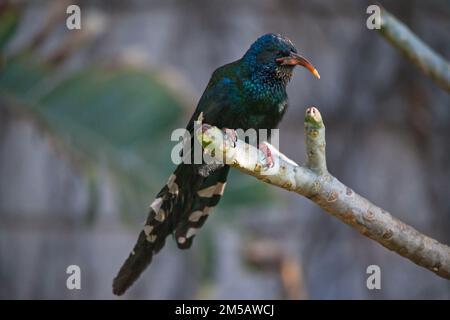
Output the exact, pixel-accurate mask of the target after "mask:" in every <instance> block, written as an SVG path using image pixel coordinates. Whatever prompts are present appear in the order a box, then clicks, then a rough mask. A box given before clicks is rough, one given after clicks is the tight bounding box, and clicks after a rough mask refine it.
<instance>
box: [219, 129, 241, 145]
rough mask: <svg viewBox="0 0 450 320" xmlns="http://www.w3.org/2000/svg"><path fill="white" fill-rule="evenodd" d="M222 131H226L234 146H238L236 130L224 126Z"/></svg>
mask: <svg viewBox="0 0 450 320" xmlns="http://www.w3.org/2000/svg"><path fill="white" fill-rule="evenodd" d="M222 131H223V132H224V133H225V136H226V137H227V138H228V139H230V140H231V142H232V144H233V148H234V147H236V142H237V140H238V136H237V133H236V130H233V129H229V128H223V129H222Z"/></svg>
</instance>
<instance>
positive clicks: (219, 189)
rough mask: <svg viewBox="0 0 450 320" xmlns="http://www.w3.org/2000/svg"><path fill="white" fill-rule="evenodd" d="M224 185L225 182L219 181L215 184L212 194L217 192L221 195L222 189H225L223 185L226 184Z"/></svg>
mask: <svg viewBox="0 0 450 320" xmlns="http://www.w3.org/2000/svg"><path fill="white" fill-rule="evenodd" d="M226 185H227V183H226V182H224V183H222V182H219V183H218V184H217V185H216V190H215V191H214V194H218V195H220V196H223V191H224V190H225V186H226Z"/></svg>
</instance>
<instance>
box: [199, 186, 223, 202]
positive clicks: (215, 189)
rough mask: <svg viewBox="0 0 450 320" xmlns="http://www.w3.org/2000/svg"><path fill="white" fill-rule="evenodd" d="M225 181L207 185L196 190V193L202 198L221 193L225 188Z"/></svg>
mask: <svg viewBox="0 0 450 320" xmlns="http://www.w3.org/2000/svg"><path fill="white" fill-rule="evenodd" d="M226 185H227V183H226V182H225V183H222V182H218V183H216V184H215V185H212V186H209V187H207V188H205V189H202V190H199V191H197V194H198V195H199V196H200V197H203V198H211V197H212V196H214V195H220V196H221V195H223V191H224V190H225V186H226Z"/></svg>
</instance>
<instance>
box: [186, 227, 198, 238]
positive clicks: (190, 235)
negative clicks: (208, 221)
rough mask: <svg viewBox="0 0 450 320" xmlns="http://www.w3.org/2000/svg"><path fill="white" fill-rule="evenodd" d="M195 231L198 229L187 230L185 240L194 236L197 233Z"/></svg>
mask: <svg viewBox="0 0 450 320" xmlns="http://www.w3.org/2000/svg"><path fill="white" fill-rule="evenodd" d="M197 230H198V229H196V228H189V230H188V231H187V233H186V238H190V237H192V236H193V235H195V234H196V233H197Z"/></svg>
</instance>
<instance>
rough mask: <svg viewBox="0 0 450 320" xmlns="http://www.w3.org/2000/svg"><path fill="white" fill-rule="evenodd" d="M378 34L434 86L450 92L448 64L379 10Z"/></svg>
mask: <svg viewBox="0 0 450 320" xmlns="http://www.w3.org/2000/svg"><path fill="white" fill-rule="evenodd" d="M379 32H380V34H381V35H382V36H383V37H384V38H386V39H387V40H388V41H389V42H390V43H391V44H392V45H393V46H394V47H396V48H397V49H398V50H400V51H401V52H402V53H403V54H404V55H405V56H406V57H407V58H408V59H409V60H410V61H411V62H412V63H413V64H415V65H417V66H418V67H419V68H420V69H421V70H422V71H423V73H425V74H426V75H427V76H429V77H430V78H431V79H432V80H433V81H434V82H436V84H438V85H439V86H440V87H441V88H443V89H444V90H446V91H448V92H450V64H449V63H448V62H447V61H446V60H445V59H444V58H442V57H441V56H440V55H439V54H437V53H436V52H434V51H433V50H432V49H431V48H430V47H429V46H428V45H426V44H425V43H424V42H423V41H422V40H420V39H419V38H418V37H417V36H416V35H415V34H414V33H413V32H412V31H411V30H410V29H409V28H408V27H407V26H405V25H404V24H403V23H401V22H400V21H398V20H397V19H396V18H395V17H394V16H393V15H391V14H390V13H389V12H388V11H386V10H385V9H382V10H381V28H380V29H379Z"/></svg>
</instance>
